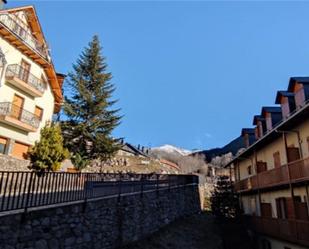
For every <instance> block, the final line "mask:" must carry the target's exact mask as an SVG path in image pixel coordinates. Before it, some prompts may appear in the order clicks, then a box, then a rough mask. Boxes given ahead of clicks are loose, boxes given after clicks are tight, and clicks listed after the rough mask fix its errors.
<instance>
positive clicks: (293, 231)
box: [245, 216, 309, 246]
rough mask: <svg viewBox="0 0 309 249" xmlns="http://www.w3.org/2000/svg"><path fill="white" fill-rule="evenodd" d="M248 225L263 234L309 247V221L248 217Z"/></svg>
mask: <svg viewBox="0 0 309 249" xmlns="http://www.w3.org/2000/svg"><path fill="white" fill-rule="evenodd" d="M245 219H246V224H247V225H249V227H250V228H251V229H252V230H254V231H256V232H258V233H261V234H264V235H268V236H271V237H275V238H278V239H282V240H286V241H290V242H292V243H298V244H301V245H304V246H309V236H308V234H309V221H306V220H295V219H278V218H268V217H258V216H246V218H245Z"/></svg>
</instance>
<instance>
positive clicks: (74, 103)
mask: <svg viewBox="0 0 309 249" xmlns="http://www.w3.org/2000/svg"><path fill="white" fill-rule="evenodd" d="M101 52H102V48H101V45H100V42H99V38H98V36H94V37H93V39H92V41H91V42H90V43H89V46H88V47H86V48H85V50H84V51H83V52H82V54H81V55H80V57H79V59H78V60H77V62H76V64H74V65H73V72H71V73H70V74H69V77H68V85H69V90H70V97H67V98H66V101H65V104H64V113H65V114H66V120H65V121H63V122H62V128H63V136H64V139H65V145H66V146H67V148H69V150H70V151H71V152H72V153H73V158H74V157H76V158H77V161H78V162H79V159H83V160H85V161H88V160H91V159H101V160H103V161H104V160H106V159H108V158H110V157H112V156H113V155H114V153H115V152H116V151H117V150H118V149H119V141H118V140H117V139H114V138H113V137H112V136H111V133H112V131H113V129H114V128H115V127H116V126H118V125H119V123H120V119H121V117H120V116H119V115H118V112H119V109H113V105H114V104H115V103H116V101H115V100H111V97H112V94H113V92H114V91H115V87H114V85H113V84H112V83H111V79H112V74H111V73H110V72H107V64H106V62H105V58H104V57H103V56H102V54H101ZM74 155H75V156H74ZM79 163H80V164H81V165H83V163H82V162H79Z"/></svg>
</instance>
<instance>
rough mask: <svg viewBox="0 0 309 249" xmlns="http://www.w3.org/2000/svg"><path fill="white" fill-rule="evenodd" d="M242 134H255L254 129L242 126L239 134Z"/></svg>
mask: <svg viewBox="0 0 309 249" xmlns="http://www.w3.org/2000/svg"><path fill="white" fill-rule="evenodd" d="M244 134H255V129H254V128H243V129H242V130H241V135H242V136H243V135H244Z"/></svg>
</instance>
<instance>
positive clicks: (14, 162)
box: [0, 154, 30, 171]
mask: <svg viewBox="0 0 309 249" xmlns="http://www.w3.org/2000/svg"><path fill="white" fill-rule="evenodd" d="M29 165H30V161H28V160H22V159H17V158H14V157H11V156H8V155H3V154H0V169H1V170H2V171H30V170H29V168H28V166H29Z"/></svg>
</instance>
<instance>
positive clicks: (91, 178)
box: [0, 172, 198, 212]
mask: <svg viewBox="0 0 309 249" xmlns="http://www.w3.org/2000/svg"><path fill="white" fill-rule="evenodd" d="M197 183H198V177H197V176H195V175H157V174H148V175H141V174H103V173H62V172H46V173H43V174H37V173H35V172H0V212H3V211H9V210H17V209H27V208H30V207H38V206H46V205H52V204H57V203H66V202H72V201H86V200H89V199H95V198H99V197H107V196H117V197H121V196H122V195H124V194H129V193H140V194H143V193H145V192H147V191H157V193H158V194H159V190H160V189H167V190H170V189H172V188H181V187H186V186H188V185H192V184H197Z"/></svg>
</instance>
